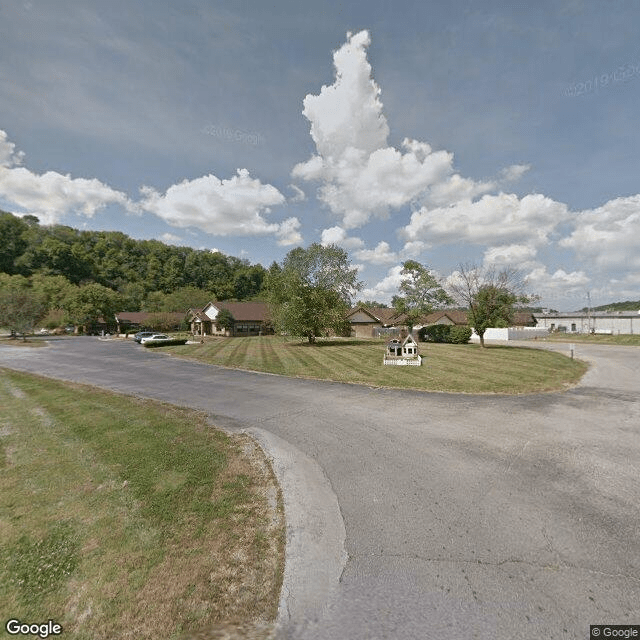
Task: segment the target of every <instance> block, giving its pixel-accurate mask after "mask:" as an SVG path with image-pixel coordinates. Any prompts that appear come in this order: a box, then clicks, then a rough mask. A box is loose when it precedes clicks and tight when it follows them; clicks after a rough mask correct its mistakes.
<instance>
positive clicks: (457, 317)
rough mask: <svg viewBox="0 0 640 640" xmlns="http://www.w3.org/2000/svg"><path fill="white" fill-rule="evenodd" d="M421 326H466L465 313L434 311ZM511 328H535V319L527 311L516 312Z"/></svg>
mask: <svg viewBox="0 0 640 640" xmlns="http://www.w3.org/2000/svg"><path fill="white" fill-rule="evenodd" d="M420 324H421V326H423V327H427V326H430V325H432V324H449V325H460V326H467V324H468V320H467V311H465V310H462V309H441V310H440V311H434V312H433V313H430V314H429V315H428V316H426V317H425V318H423V319H422V321H421V323H420ZM511 326H512V327H535V326H536V319H535V317H534V315H533V314H532V313H530V312H528V311H516V312H515V313H514V314H513V322H512V323H511Z"/></svg>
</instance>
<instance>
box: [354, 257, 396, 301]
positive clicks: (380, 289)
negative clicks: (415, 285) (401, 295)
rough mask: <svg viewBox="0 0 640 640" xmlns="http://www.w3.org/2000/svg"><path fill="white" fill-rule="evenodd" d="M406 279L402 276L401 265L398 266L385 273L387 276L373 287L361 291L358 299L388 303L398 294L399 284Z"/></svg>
mask: <svg viewBox="0 0 640 640" xmlns="http://www.w3.org/2000/svg"><path fill="white" fill-rule="evenodd" d="M404 277H406V276H403V275H402V265H401V264H398V265H395V266H394V267H391V268H390V269H389V271H387V275H386V276H385V277H384V278H383V279H382V280H380V281H379V282H378V283H376V284H374V285H373V286H371V287H369V288H366V289H363V290H362V293H361V295H360V297H361V298H362V299H363V300H378V301H379V302H384V303H389V302H390V301H391V298H392V297H393V296H395V295H397V294H398V292H399V290H400V282H401V281H402V279H403V278H404Z"/></svg>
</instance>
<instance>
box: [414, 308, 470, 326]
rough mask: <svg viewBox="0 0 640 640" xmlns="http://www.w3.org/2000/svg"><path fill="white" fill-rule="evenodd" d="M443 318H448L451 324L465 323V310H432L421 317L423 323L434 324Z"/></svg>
mask: <svg viewBox="0 0 640 640" xmlns="http://www.w3.org/2000/svg"><path fill="white" fill-rule="evenodd" d="M443 318H448V319H449V321H450V322H451V323H452V324H460V325H466V324H467V312H466V311H462V310H460V309H441V310H440V311H434V312H433V313H430V314H429V315H428V316H426V317H424V318H423V319H422V322H424V324H436V323H438V322H439V321H440V320H442V319H443Z"/></svg>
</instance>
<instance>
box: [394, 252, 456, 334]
mask: <svg viewBox="0 0 640 640" xmlns="http://www.w3.org/2000/svg"><path fill="white" fill-rule="evenodd" d="M400 273H401V274H402V276H403V278H402V280H401V281H400V294H401V295H399V296H394V297H393V300H392V303H393V306H394V307H395V308H396V310H397V311H398V312H399V313H403V314H405V315H406V319H407V324H408V325H409V329H411V328H413V326H414V325H415V324H416V322H417V321H418V320H419V319H420V318H421V317H422V316H425V315H427V314H429V313H431V312H432V311H433V310H434V309H438V308H440V307H442V306H444V305H445V304H448V303H451V302H452V300H451V298H450V297H449V295H448V294H447V292H446V291H445V290H444V289H443V288H442V286H441V285H440V283H439V282H438V280H437V279H436V278H435V276H433V275H432V273H431V272H430V271H429V269H428V268H427V267H425V266H424V265H422V264H420V263H419V262H416V261H415V260H407V261H406V262H404V263H403V264H402V271H401V272H400Z"/></svg>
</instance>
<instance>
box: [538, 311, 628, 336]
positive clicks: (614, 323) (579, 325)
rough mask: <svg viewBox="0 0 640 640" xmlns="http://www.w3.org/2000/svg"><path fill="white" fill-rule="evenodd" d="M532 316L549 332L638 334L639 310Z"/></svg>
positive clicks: (554, 313)
mask: <svg viewBox="0 0 640 640" xmlns="http://www.w3.org/2000/svg"><path fill="white" fill-rule="evenodd" d="M534 315H535V318H536V320H537V322H538V326H539V327H544V328H545V329H548V330H549V331H560V332H566V333H603V334H609V335H618V334H621V333H622V334H634V333H640V310H639V311H591V312H586V311H576V312H569V313H557V312H553V313H536V314H534Z"/></svg>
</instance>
